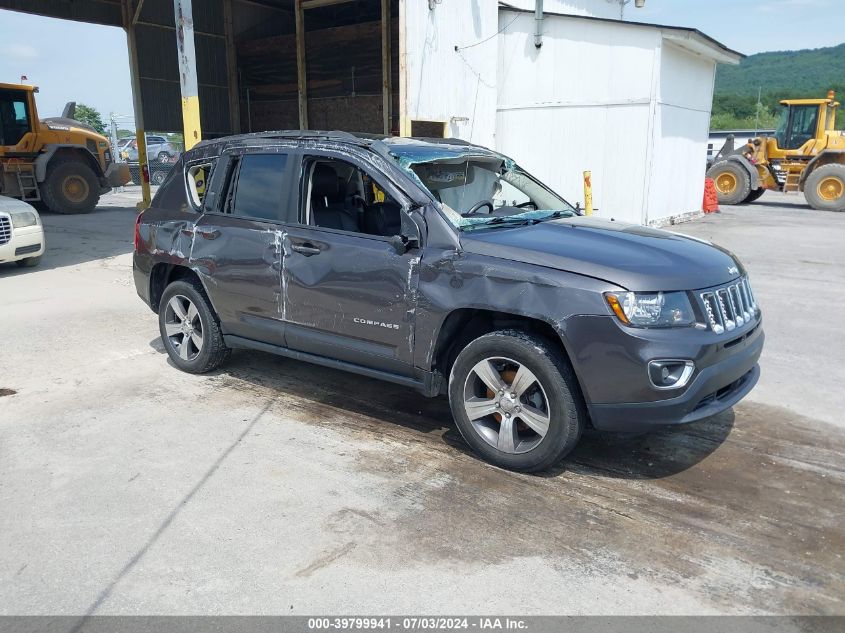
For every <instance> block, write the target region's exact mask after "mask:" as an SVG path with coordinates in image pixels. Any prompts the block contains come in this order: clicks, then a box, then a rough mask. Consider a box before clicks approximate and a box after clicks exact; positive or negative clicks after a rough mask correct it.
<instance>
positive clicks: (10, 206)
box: [0, 196, 46, 266]
mask: <svg viewBox="0 0 845 633" xmlns="http://www.w3.org/2000/svg"><path fill="white" fill-rule="evenodd" d="M45 245H46V243H45V241H44V227H43V226H42V225H41V217H40V216H39V215H38V211H36V210H35V209H34V208H33V207H32V205H30V204H27V203H26V202H23V201H22V200H17V199H16V198H8V197H6V196H0V264H5V263H8V262H15V263H16V264H17V265H18V266H37V265H38V262H40V261H41V255H43V254H44V248H45Z"/></svg>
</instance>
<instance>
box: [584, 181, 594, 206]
mask: <svg viewBox="0 0 845 633" xmlns="http://www.w3.org/2000/svg"><path fill="white" fill-rule="evenodd" d="M584 215H593V182H592V176H591V174H590V171H589V170H587V171H585V172H584Z"/></svg>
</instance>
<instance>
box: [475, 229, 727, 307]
mask: <svg viewBox="0 0 845 633" xmlns="http://www.w3.org/2000/svg"><path fill="white" fill-rule="evenodd" d="M461 245H462V246H463V248H464V250H465V251H467V252H469V253H476V254H479V255H487V256H490V257H498V258H500V259H512V260H516V261H519V262H524V263H527V264H536V265H538V266H546V267H548V268H557V269H559V270H564V271H567V272H572V273H577V274H579V275H586V276H589V277H594V278H597V279H603V280H605V281H609V282H611V283H614V284H618V285H619V286H622V287H623V288H625V289H626V290H639V291H643V292H645V291H657V290H663V291H671V290H697V289H699V288H708V287H710V286H716V285H720V284H724V283H727V282H729V281H731V280H732V279H736V277H737V276H738V274H739V273H744V270H743V268H742V264H740V263H739V262H738V261H737V260H736V258H735V257H734V256H733V255H732V254H731V253H730V252H728V251H727V250H725V249H723V248H721V247H718V246H715V245H713V244H711V243H709V242H705V241H703V240H697V239H695V238H691V237H686V236H683V235H678V234H676V233H670V232H669V231H661V230H658V229H652V228H648V227H645V226H640V225H639V224H626V223H624V222H614V221H609V220H600V219H598V218H588V217H584V216H576V217H572V218H561V219H559V220H547V221H545V222H541V223H539V224H535V225H533V226H517V227H512V228H494V229H489V230H484V229H481V230H480V231H478V232H467V233H462V234H461Z"/></svg>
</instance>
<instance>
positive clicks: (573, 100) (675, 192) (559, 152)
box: [400, 0, 741, 224]
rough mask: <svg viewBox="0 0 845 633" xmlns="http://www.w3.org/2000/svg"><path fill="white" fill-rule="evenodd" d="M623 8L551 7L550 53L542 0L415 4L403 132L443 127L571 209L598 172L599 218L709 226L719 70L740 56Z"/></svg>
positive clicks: (409, 4) (569, 0)
mask: <svg viewBox="0 0 845 633" xmlns="http://www.w3.org/2000/svg"><path fill="white" fill-rule="evenodd" d="M651 1H656V0H651ZM664 1H665V0H664ZM623 6H624V5H622V4H621V3H620V2H617V1H615V0H547V1H546V2H545V6H544V14H543V19H542V21H541V22H540V24H539V26H540V29H541V33H542V35H541V41H542V45H541V46H540V47H539V48H538V47H537V46H535V29H536V27H537V20H535V13H534V7H535V4H534V1H533V0H509V2H507V3H505V2H494V1H493V0H431V1H430V2H423V1H421V0H405V1H404V5H403V6H402V9H403V13H400V14H401V15H403V16H404V19H403V20H402V22H403V24H404V33H403V34H400V41H401V40H402V39H403V38H402V36H403V35H404V55H402V54H401V53H400V60H402V59H403V58H404V68H402V70H401V71H400V81H402V82H404V85H403V88H404V90H401V91H400V93H401V94H402V95H403V98H402V99H401V102H400V110H402V112H400V116H401V118H402V121H403V132H405V133H408V132H410V133H417V131H418V130H426V131H430V130H431V129H432V126H431V125H426V124H424V123H422V122H441V123H443V124H444V125H445V135H446V136H455V137H458V138H462V139H465V140H469V141H471V142H475V143H479V144H482V145H486V146H490V147H494V148H495V149H497V150H498V151H501V152H503V153H505V154H508V155H510V156H511V157H512V158H514V159H515V160H516V161H517V162H518V163H520V164H521V165H522V166H523V167H525V168H526V169H528V170H529V171H530V172H532V173H534V174H535V175H537V176H538V177H540V178H541V179H542V180H544V181H545V182H546V183H547V184H548V185H550V186H551V187H552V188H553V189H555V190H557V191H559V192H560V193H561V194H563V195H564V196H565V197H567V198H568V199H569V200H570V201H573V202H574V201H580V200H582V199H583V185H582V173H583V171H584V170H590V171H591V172H592V182H593V189H594V190H593V205H594V206H595V207H597V208H598V209H599V210H598V211H597V215H599V216H604V217H613V218H615V219H618V220H625V221H631V222H638V223H643V224H666V223H670V222H673V221H677V220H679V219H683V218H684V217H685V216H689V215H690V214H697V213H699V212H700V209H701V202H702V197H703V189H704V171H705V161H706V148H707V139H708V130H709V122H710V108H711V104H712V99H713V80H714V76H715V69H716V64H717V63H731V64H735V63H738V61H739V59H740V57H741V55H740V54H739V53H736V52H735V51H732V50H730V49H728V48H726V47H725V46H723V45H721V44H719V43H718V42H716V41H715V40H713V39H712V38H710V37H708V36H706V35H704V34H703V33H701V32H699V31H697V30H695V29H690V28H680V27H669V26H660V25H653V24H643V23H639V22H633V21H627V20H626V21H623V20H620V19H619V18H620V16H621V14H622V7H623ZM624 11H625V18H631V17H633V18H636V9H634V7H633V4H628V5H627V6H624ZM401 28H403V27H402V26H401V25H400V29H401Z"/></svg>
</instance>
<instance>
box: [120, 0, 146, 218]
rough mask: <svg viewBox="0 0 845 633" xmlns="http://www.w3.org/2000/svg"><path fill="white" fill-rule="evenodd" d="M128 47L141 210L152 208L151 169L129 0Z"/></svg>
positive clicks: (125, 24)
mask: <svg viewBox="0 0 845 633" xmlns="http://www.w3.org/2000/svg"><path fill="white" fill-rule="evenodd" d="M121 8H122V9H123V28H124V30H125V31H126V47H127V49H128V50H129V77H130V81H131V83H132V109H133V110H134V114H135V143H136V144H137V146H138V171H139V173H140V174H141V201H140V202H139V203H138V204H137V207H138V208H139V209H146V208H147V207H149V206H150V201H151V200H152V197H151V196H150V167H149V164H148V162H147V142H146V140H147V139H146V136H145V134H146V132H145V130H144V104H143V102H142V100H141V75H140V73H139V72H138V47H137V45H136V42H135V25H134V24H132V18H133V15H132V5H131V3H130V1H129V0H123V1H122V3H121Z"/></svg>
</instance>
